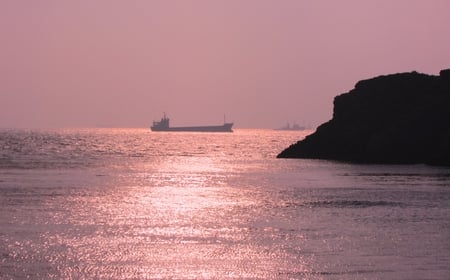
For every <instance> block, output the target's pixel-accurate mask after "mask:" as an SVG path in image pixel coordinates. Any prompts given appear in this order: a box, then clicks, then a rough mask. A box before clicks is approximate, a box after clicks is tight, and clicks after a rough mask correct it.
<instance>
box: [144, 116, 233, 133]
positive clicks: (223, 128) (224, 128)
mask: <svg viewBox="0 0 450 280" xmlns="http://www.w3.org/2000/svg"><path fill="white" fill-rule="evenodd" d="M232 126H233V123H227V122H225V120H224V124H223V125H208V126H184V127H183V126H182V127H170V125H169V118H168V117H166V113H164V116H163V117H162V118H161V120H160V121H154V122H153V125H152V126H151V127H150V129H151V130H152V131H192V132H233V130H232V129H231V127H232Z"/></svg>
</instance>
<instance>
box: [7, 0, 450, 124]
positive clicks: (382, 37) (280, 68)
mask: <svg viewBox="0 0 450 280" xmlns="http://www.w3.org/2000/svg"><path fill="white" fill-rule="evenodd" d="M449 34H450V1H448V0H442V1H439V0H423V1H414V0H374V1H368V0H367V1H366V0H340V1H331V0H330V1H328V0H327V1H317V0H311V1H306V0H305V1H302V0H292V1H290V0H272V1H264V0H221V1H215V0H204V1H201V0H192V1H189V0H179V1H171V0H153V1H152V0H142V1H138V0H127V1H112V0H104V1H100V0H85V1H82V0H74V1H59V0H54V1H49V0H39V1H32V0H30V1H26V0H0V38H1V41H0V127H25V128H48V127H92V126H117V127H148V126H149V125H150V123H151V122H152V120H154V119H158V118H160V117H161V115H162V114H163V112H166V113H167V114H168V115H169V116H170V117H171V119H172V124H173V125H177V124H178V125H188V124H216V123H221V122H222V121H223V115H224V114H226V115H227V120H228V121H234V122H235V125H236V127H267V128H273V127H279V126H282V125H284V124H285V122H286V121H290V122H293V121H296V122H297V123H299V124H305V125H313V126H315V125H317V124H320V123H322V122H324V121H327V120H329V119H330V118H331V115H332V107H333V104H332V102H333V97H334V96H336V95H338V94H340V93H343V92H346V91H348V90H350V89H352V88H353V86H354V84H355V83H356V82H357V81H358V80H360V79H364V78H370V77H372V76H376V75H380V74H388V73H395V72H405V71H413V70H417V71H419V72H425V73H429V74H438V73H439V70H441V69H443V68H450V35H449Z"/></svg>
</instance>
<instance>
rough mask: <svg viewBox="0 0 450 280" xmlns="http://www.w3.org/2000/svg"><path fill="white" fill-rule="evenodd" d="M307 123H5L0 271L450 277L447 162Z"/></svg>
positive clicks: (10, 275) (11, 274)
mask: <svg viewBox="0 0 450 280" xmlns="http://www.w3.org/2000/svg"><path fill="white" fill-rule="evenodd" d="M304 135H305V132H292V131H291V132H289V131H284V132H283V131H271V130H239V129H238V130H236V131H235V132H234V133H228V134H227V133H225V134H222V133H218V134H214V133H163V132H160V133H155V132H150V131H149V130H148V129H68V130H45V131H44V130H0V279H24V278H30V279H450V169H449V168H442V167H430V166H425V165H405V166H398V165H353V164H347V163H339V162H332V161H323V160H292V159H291V160H288V159H276V158H275V156H276V154H277V153H278V152H280V151H281V150H282V149H283V148H285V147H287V146H288V145H289V144H291V143H294V142H295V141H297V140H299V139H301V138H303V137H304ZM330 141H332V139H330Z"/></svg>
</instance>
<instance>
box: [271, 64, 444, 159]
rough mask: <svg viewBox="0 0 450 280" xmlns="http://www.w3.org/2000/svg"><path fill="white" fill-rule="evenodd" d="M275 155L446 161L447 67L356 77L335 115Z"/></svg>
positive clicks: (341, 97) (336, 100)
mask: <svg viewBox="0 0 450 280" xmlns="http://www.w3.org/2000/svg"><path fill="white" fill-rule="evenodd" d="M277 157H278V158H317V159H333V160H344V161H354V162H363V163H390V164H412V163H426V164H436V165H450V69H447V70H442V71H440V74H439V76H432V75H426V74H421V73H417V72H411V73H398V74H391V75H386V76H379V77H375V78H372V79H368V80H363V81H359V82H358V83H357V84H356V85H355V88H354V89H352V90H351V91H349V92H348V93H344V94H341V95H339V96H336V97H335V98H334V109H333V118H332V119H331V120H330V121H328V122H326V123H324V124H322V125H320V126H319V127H318V128H317V130H316V131H315V132H314V133H313V134H311V135H309V136H307V137H306V138H305V139H304V140H302V141H299V142H297V143H295V144H293V145H291V146H290V147H288V148H287V149H285V150H284V151H282V152H281V153H280V154H279V155H278V156H277Z"/></svg>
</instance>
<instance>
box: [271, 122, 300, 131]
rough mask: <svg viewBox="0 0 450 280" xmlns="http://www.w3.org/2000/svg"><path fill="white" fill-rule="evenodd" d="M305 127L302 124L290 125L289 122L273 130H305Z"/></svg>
mask: <svg viewBox="0 0 450 280" xmlns="http://www.w3.org/2000/svg"><path fill="white" fill-rule="evenodd" d="M305 129H306V127H304V126H299V125H298V124H295V123H294V124H293V125H290V124H289V123H287V124H286V125H285V126H283V127H280V128H275V130H305Z"/></svg>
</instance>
